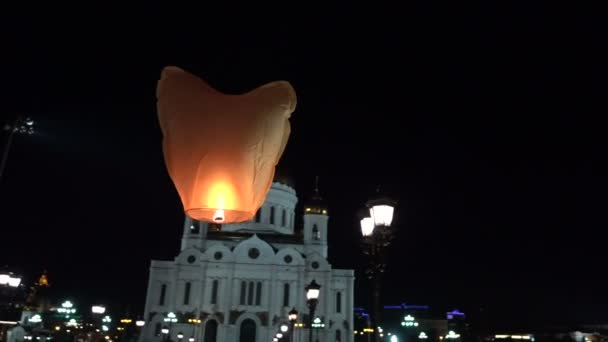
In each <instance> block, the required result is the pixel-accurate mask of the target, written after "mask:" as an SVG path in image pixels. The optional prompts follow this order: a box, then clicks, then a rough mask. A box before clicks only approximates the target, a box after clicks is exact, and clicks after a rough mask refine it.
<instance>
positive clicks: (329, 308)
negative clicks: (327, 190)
mask: <svg viewBox="0 0 608 342" xmlns="http://www.w3.org/2000/svg"><path fill="white" fill-rule="evenodd" d="M275 179H276V178H275ZM297 201H298V198H297V197H296V192H295V190H294V189H293V187H292V186H290V185H289V182H287V181H276V180H275V182H274V183H273V184H272V187H271V189H270V191H269V192H268V196H267V197H266V201H265V203H264V205H263V206H262V207H261V208H260V210H259V211H258V212H257V214H256V216H255V219H254V220H252V221H249V222H246V223H240V224H224V225H221V226H219V225H215V224H207V223H203V222H197V221H192V220H191V219H190V218H188V217H186V220H185V224H184V233H183V237H182V242H181V251H180V253H179V254H178V255H177V257H175V259H174V260H171V261H161V260H152V262H151V266H150V274H149V280H148V290H147V295H146V303H145V320H146V323H145V326H144V329H143V332H142V335H141V338H140V342H164V341H169V340H170V341H178V342H216V341H217V342H220V341H221V342H223V341H235V342H261V341H264V342H271V341H273V337H275V335H276V333H277V332H279V331H280V330H279V328H280V326H281V325H283V324H287V325H289V321H288V318H287V314H288V312H289V311H290V310H292V309H293V308H295V309H296V310H297V311H298V312H299V315H298V324H296V325H295V328H294V329H293V335H291V334H290V333H289V332H288V333H287V334H284V335H285V337H284V339H285V340H286V341H288V340H289V338H290V337H291V336H293V340H294V341H297V342H299V341H303V342H304V341H308V338H309V334H313V340H314V341H318V342H329V341H331V342H334V341H340V342H349V341H352V340H353V294H354V280H355V279H354V271H353V270H342V269H333V268H332V266H331V265H330V264H329V263H328V261H327V248H328V246H327V223H328V219H329V216H328V212H327V207H326V206H325V205H324V203H323V201H322V199H321V197H320V196H319V195H318V190H317V189H315V196H313V198H312V199H311V200H309V201H307V202H305V203H304V213H303V222H304V224H303V228H302V229H295V207H296V203H297ZM313 279H314V280H315V281H316V283H318V284H319V285H321V292H320V295H319V301H318V305H317V308H316V311H315V314H314V316H313V318H314V322H315V324H313V326H312V327H311V326H309V324H308V323H309V317H308V312H309V310H308V307H307V305H306V296H305V290H304V288H305V287H306V285H308V284H309V283H310V282H311V281H312V280H313ZM290 342H291V341H290Z"/></svg>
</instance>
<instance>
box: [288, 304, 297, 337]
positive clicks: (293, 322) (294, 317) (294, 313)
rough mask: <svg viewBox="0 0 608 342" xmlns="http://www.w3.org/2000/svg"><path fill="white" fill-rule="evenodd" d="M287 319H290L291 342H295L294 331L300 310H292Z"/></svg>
mask: <svg viewBox="0 0 608 342" xmlns="http://www.w3.org/2000/svg"><path fill="white" fill-rule="evenodd" d="M287 318H288V319H289V325H290V328H291V330H289V341H290V342H294V341H293V336H294V330H295V326H296V322H297V321H298V310H296V308H292V309H291V311H289V312H288V313H287Z"/></svg>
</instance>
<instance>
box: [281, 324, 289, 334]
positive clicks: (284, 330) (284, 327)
mask: <svg viewBox="0 0 608 342" xmlns="http://www.w3.org/2000/svg"><path fill="white" fill-rule="evenodd" d="M280 329H281V332H287V330H288V329H289V327H287V325H286V324H283V325H281V327H280Z"/></svg>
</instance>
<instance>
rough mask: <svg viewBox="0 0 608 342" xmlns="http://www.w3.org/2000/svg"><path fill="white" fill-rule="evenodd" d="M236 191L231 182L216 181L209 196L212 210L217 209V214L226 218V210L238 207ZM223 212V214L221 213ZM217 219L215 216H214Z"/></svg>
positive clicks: (208, 199)
mask: <svg viewBox="0 0 608 342" xmlns="http://www.w3.org/2000/svg"><path fill="white" fill-rule="evenodd" d="M235 199H236V191H235V189H234V186H233V185H232V183H230V182H225V181H216V182H214V183H213V185H212V186H211V189H210V190H209V193H208V195H207V201H206V202H207V203H208V205H209V207H210V208H213V209H216V210H217V211H216V214H218V215H221V216H222V220H223V217H224V209H228V210H232V209H234V208H235V206H236V201H235ZM219 211H221V213H219ZM214 217H215V216H214Z"/></svg>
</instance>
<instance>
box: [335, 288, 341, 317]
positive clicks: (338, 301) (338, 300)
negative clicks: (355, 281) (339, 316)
mask: <svg viewBox="0 0 608 342" xmlns="http://www.w3.org/2000/svg"><path fill="white" fill-rule="evenodd" d="M336 312H337V313H340V312H342V292H336Z"/></svg>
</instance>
